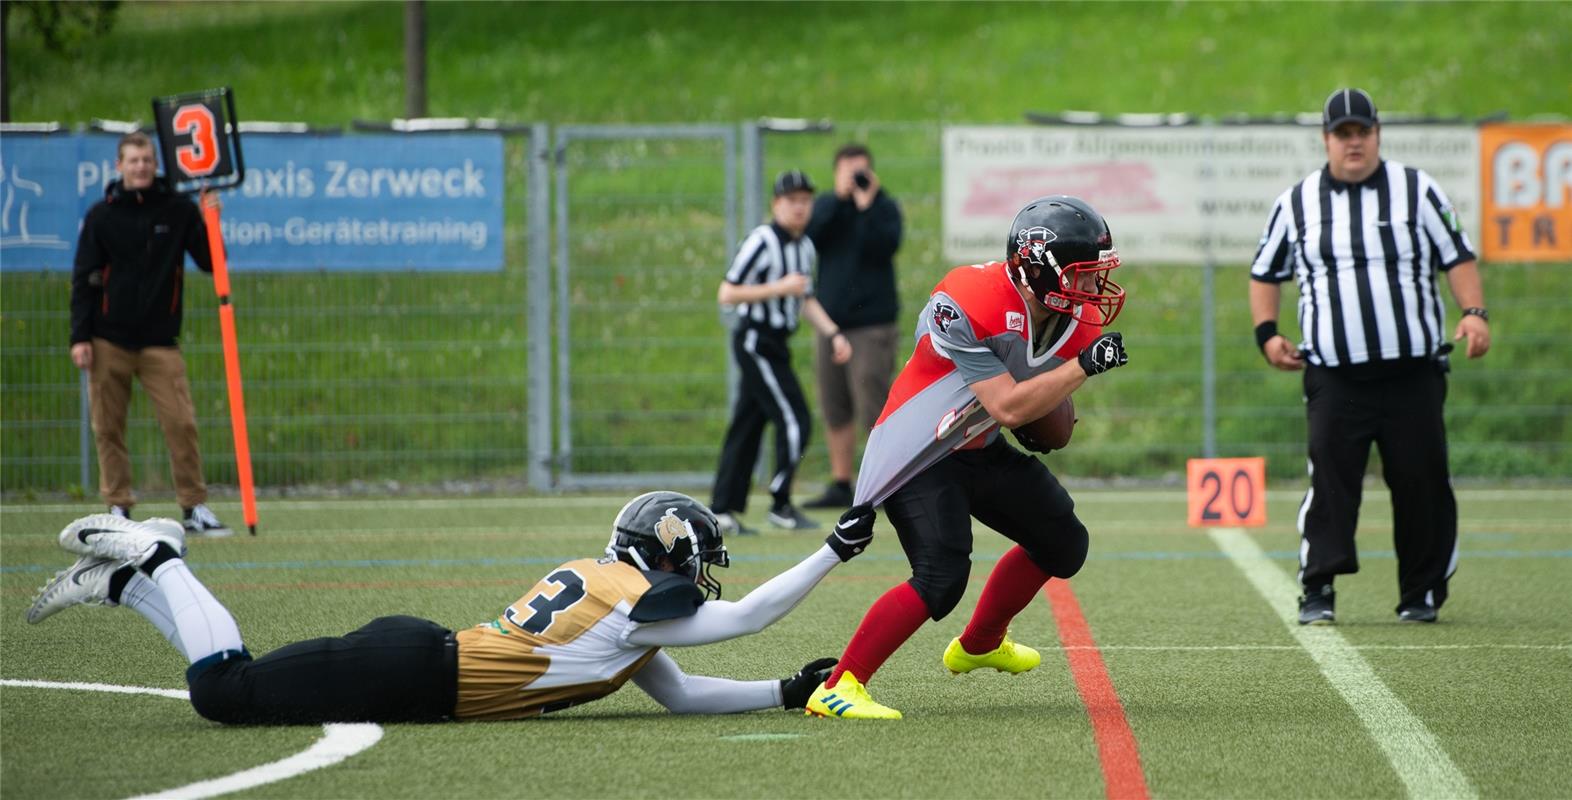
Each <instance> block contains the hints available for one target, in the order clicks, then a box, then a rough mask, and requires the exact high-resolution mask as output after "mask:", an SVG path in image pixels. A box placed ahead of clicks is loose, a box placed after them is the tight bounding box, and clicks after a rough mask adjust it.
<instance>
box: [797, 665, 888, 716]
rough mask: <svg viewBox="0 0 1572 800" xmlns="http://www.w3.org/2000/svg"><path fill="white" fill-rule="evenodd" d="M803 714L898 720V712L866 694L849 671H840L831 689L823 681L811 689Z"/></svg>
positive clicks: (864, 689)
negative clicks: (838, 678) (811, 692)
mask: <svg viewBox="0 0 1572 800" xmlns="http://www.w3.org/2000/svg"><path fill="white" fill-rule="evenodd" d="M803 713H804V714H807V715H809V716H813V717H840V718H842V719H900V718H901V712H899V711H896V710H895V709H893V708H890V707H889V706H881V705H879V704H878V703H875V702H874V701H873V698H872V697H870V696H869V695H868V690H867V689H866V688H864V687H863V685H862V684H861V683H858V682H857V676H856V675H853V674H851V673H850V672H843V673H841V679H840V680H839V681H836V682H835V688H833V689H831V688H829V687H828V686H825V685H824V684H822V683H821V684H819V688H817V689H814V690H813V696H812V697H809V698H808V705H807V707H806V708H805V709H804V710H803Z"/></svg>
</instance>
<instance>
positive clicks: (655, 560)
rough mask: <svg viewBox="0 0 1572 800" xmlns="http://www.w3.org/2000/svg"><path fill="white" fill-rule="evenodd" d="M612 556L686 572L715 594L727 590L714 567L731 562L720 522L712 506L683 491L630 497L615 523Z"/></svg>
mask: <svg viewBox="0 0 1572 800" xmlns="http://www.w3.org/2000/svg"><path fill="white" fill-rule="evenodd" d="M606 555H608V556H611V557H612V558H615V559H617V560H618V561H622V562H625V563H628V564H632V565H633V566H635V567H638V568H639V569H642V570H655V569H662V567H661V566H660V564H661V559H666V560H667V561H669V562H670V567H669V570H668V571H670V572H674V573H676V574H678V575H683V576H685V577H687V578H689V579H690V580H692V581H693V582H694V583H696V584H698V585H699V588H701V589H703V590H704V593H705V594H706V595H707V596H709V597H710V598H712V599H719V598H720V595H721V586H720V581H717V580H715V577H714V576H713V575H711V574H710V568H711V567H729V566H731V557H730V556H728V555H727V554H726V546H725V545H724V544H722V543H721V533H720V524H719V523H717V522H716V521H715V514H714V513H713V512H711V511H710V509H709V507H708V506H706V505H704V504H703V503H700V502H699V501H697V500H694V499H693V498H691V497H689V496H687V495H685V494H679V493H677V492H649V493H646V494H641V495H639V496H638V497H635V498H633V499H632V500H629V501H628V504H627V505H625V506H623V507H622V510H621V511H619V512H617V519H616V520H615V521H613V522H612V524H611V541H609V542H607V543H606Z"/></svg>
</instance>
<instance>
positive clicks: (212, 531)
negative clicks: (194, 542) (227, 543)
mask: <svg viewBox="0 0 1572 800" xmlns="http://www.w3.org/2000/svg"><path fill="white" fill-rule="evenodd" d="M184 526H185V529H186V532H187V533H189V534H191V535H192V536H206V537H208V538H210V539H218V538H222V537H225V536H233V535H234V533H235V532H234V531H233V530H230V528H229V526H228V525H225V524H224V523H222V522H220V521H219V519H218V516H217V515H216V514H214V513H213V510H212V509H211V508H208V507H207V503H197V504H196V505H194V506H192V507H191V508H188V509H186V521H185V523H184Z"/></svg>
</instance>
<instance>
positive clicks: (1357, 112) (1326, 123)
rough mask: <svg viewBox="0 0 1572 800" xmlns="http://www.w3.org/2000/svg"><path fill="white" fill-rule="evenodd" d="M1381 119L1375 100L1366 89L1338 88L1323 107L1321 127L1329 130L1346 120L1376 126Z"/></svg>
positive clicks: (1370, 126)
mask: <svg viewBox="0 0 1572 800" xmlns="http://www.w3.org/2000/svg"><path fill="white" fill-rule="evenodd" d="M1380 120H1381V118H1380V117H1378V116H1376V107H1375V101H1374V100H1371V99H1370V94H1369V93H1368V92H1366V91H1365V90H1364V89H1338V90H1337V91H1335V92H1333V93H1332V94H1331V95H1330V96H1328V97H1327V98H1326V107H1324V108H1322V109H1321V128H1322V129H1323V130H1328V131H1329V130H1332V129H1334V128H1336V127H1337V126H1339V125H1341V124H1343V123H1345V122H1357V123H1359V124H1361V125H1363V126H1365V127H1367V128H1374V127H1375V126H1376V123H1377V122H1379V121H1380Z"/></svg>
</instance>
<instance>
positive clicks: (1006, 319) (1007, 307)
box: [934, 261, 1026, 341]
mask: <svg viewBox="0 0 1572 800" xmlns="http://www.w3.org/2000/svg"><path fill="white" fill-rule="evenodd" d="M940 292H943V293H944V294H945V295H947V296H949V297H950V298H951V299H953V300H954V301H955V304H956V305H957V306H959V308H960V310H961V312H962V313H964V314H965V315H966V318H967V321H968V322H969V323H970V324H971V328H972V331H973V333H974V334H975V335H976V336H977V339H978V340H979V341H981V340H983V339H987V338H989V337H992V336H998V335H999V334H1002V333H1005V332H1007V331H1013V332H1015V333H1018V334H1020V335H1022V336H1025V335H1026V304H1025V302H1024V301H1022V300H1021V295H1020V293H1019V292H1017V291H1016V290H1015V287H1014V286H1013V285H1012V284H1011V283H1010V276H1009V273H1008V272H1006V271H1005V267H1004V263H1003V262H1000V261H989V262H987V263H985V264H972V265H970V266H965V267H956V268H955V269H952V270H950V272H949V274H947V275H945V276H944V280H942V281H940V282H939V285H938V286H937V287H935V289H934V293H935V294H938V293H940Z"/></svg>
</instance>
